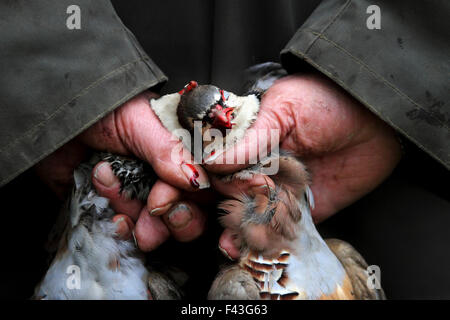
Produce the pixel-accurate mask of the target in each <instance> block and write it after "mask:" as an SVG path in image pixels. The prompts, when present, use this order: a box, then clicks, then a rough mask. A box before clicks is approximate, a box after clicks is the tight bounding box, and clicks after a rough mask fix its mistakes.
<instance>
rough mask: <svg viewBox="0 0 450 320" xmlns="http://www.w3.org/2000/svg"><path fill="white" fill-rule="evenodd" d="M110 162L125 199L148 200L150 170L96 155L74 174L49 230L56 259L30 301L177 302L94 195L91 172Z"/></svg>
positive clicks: (172, 287) (174, 290) (174, 291)
mask: <svg viewBox="0 0 450 320" xmlns="http://www.w3.org/2000/svg"><path fill="white" fill-rule="evenodd" d="M102 160H103V161H108V162H109V163H110V165H111V168H112V170H113V172H114V173H115V175H116V176H117V177H118V178H119V180H120V181H121V188H122V189H121V192H123V193H125V194H126V195H127V196H128V197H137V198H139V199H142V200H143V199H147V196H148V194H149V191H150V188H151V186H152V185H153V183H154V182H155V181H156V178H155V177H156V176H155V174H154V172H153V170H152V169H151V168H150V167H149V166H148V165H146V164H145V163H143V162H142V161H140V160H135V159H129V158H126V157H121V156H115V155H112V154H96V155H94V157H93V158H92V159H91V160H90V161H89V162H86V163H83V164H81V165H80V166H79V167H78V168H77V169H76V170H75V171H74V187H73V191H72V194H71V196H70V197H69V199H68V201H67V203H66V205H65V206H64V208H63V209H62V211H61V213H60V216H59V221H58V222H57V223H56V225H55V228H54V230H53V236H52V238H53V239H54V240H55V242H54V243H55V244H56V245H55V246H54V247H55V248H54V249H55V250H56V254H55V257H54V259H53V261H52V263H51V265H50V267H49V269H48V271H47V273H46V274H45V276H44V278H43V279H42V281H41V282H40V283H39V284H38V285H37V287H36V288H35V293H34V296H33V298H34V299H45V300H66V299H77V300H80V299H83V300H85V299H95V300H97V299H107V300H112V299H120V300H124V299H133V300H136V299H149V298H152V299H179V298H181V293H180V291H179V288H178V286H177V285H176V284H175V282H174V281H172V280H171V279H170V277H169V276H168V275H165V274H163V273H161V272H159V271H156V270H155V269H154V268H152V267H150V268H149V267H148V266H147V265H146V264H145V261H144V257H143V255H142V254H141V253H140V252H139V250H138V249H137V248H136V246H135V244H134V241H133V240H128V239H121V238H120V237H119V236H118V234H117V229H118V222H120V221H119V220H117V221H113V219H112V218H113V216H114V215H115V214H116V213H115V212H114V211H113V209H112V208H110V206H109V202H108V199H106V198H103V197H101V196H99V195H98V194H97V192H96V191H95V188H94V187H93V185H92V183H91V172H92V169H93V168H94V166H95V164H97V163H98V162H99V161H102Z"/></svg>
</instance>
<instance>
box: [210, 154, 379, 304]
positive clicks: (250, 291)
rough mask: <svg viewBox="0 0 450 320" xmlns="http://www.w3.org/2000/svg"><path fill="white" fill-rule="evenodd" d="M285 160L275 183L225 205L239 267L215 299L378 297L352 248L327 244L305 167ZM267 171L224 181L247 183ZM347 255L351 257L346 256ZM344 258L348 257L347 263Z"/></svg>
mask: <svg viewBox="0 0 450 320" xmlns="http://www.w3.org/2000/svg"><path fill="white" fill-rule="evenodd" d="M263 161H279V168H280V169H279V172H278V173H277V174H276V175H274V176H271V178H272V180H273V181H274V183H275V186H270V185H269V184H268V185H267V186H266V187H265V188H261V190H259V191H258V192H256V193H255V192H253V193H251V194H250V195H242V194H241V195H236V198H235V199H231V200H226V201H225V202H223V203H222V204H221V205H220V208H222V210H223V211H225V213H226V214H225V215H224V216H222V217H221V222H222V224H223V225H224V227H226V228H229V229H230V230H232V232H233V233H234V235H235V239H236V240H235V241H236V245H240V247H241V258H240V260H239V262H238V263H237V264H236V265H233V266H231V267H229V268H226V269H225V270H223V271H222V272H221V273H220V274H219V275H218V276H217V278H216V279H215V281H214V283H213V285H212V287H211V290H210V292H209V295H208V296H209V298H210V299H274V300H288V299H362V298H370V299H375V298H379V297H382V290H378V291H376V290H372V291H371V289H369V288H368V287H367V281H366V280H367V276H368V275H367V273H366V268H367V264H366V263H365V261H364V259H363V258H362V257H361V256H360V255H359V254H358V253H357V252H356V250H354V249H353V248H352V247H351V246H350V245H349V244H347V243H345V242H343V241H340V240H335V239H333V240H331V241H332V243H333V246H329V244H328V243H327V242H326V241H324V240H323V239H322V237H321V236H320V234H319V233H318V231H317V229H316V227H315V225H314V223H313V220H312V217H311V208H313V207H314V199H313V195H312V192H311V189H310V188H309V179H308V174H307V172H306V169H305V167H304V166H303V164H302V163H301V162H300V161H298V160H297V159H296V158H294V157H292V156H289V155H283V154H282V155H277V154H273V155H272V156H270V157H269V158H268V159H266V160H263ZM259 170H261V166H259V165H257V166H254V167H252V168H249V169H246V170H243V171H241V172H239V173H236V174H233V175H232V176H228V177H226V178H225V179H228V180H229V179H248V178H250V177H252V176H253V175H254V174H258V173H259ZM344 252H345V254H344ZM344 257H345V259H344Z"/></svg>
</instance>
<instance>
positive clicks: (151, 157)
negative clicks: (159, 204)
mask: <svg viewBox="0 0 450 320" xmlns="http://www.w3.org/2000/svg"><path fill="white" fill-rule="evenodd" d="M156 97H157V95H156V94H154V93H151V92H144V93H141V94H139V95H137V96H136V97H134V98H133V99H131V100H129V101H128V102H126V103H125V104H123V105H122V106H120V107H119V108H117V109H116V110H114V111H113V112H111V113H110V114H108V115H107V116H106V117H104V118H103V119H102V120H100V121H99V122H97V123H96V124H94V125H93V126H92V127H90V128H89V129H87V130H86V131H85V132H84V133H83V134H82V135H81V136H80V139H82V141H83V142H85V143H86V144H88V145H89V146H91V147H93V148H94V149H97V150H102V151H109V152H113V153H119V154H125V155H129V154H131V155H134V156H137V157H138V158H140V159H143V160H145V161H147V162H148V163H149V164H151V166H152V167H153V169H154V170H155V172H156V173H157V175H158V176H159V177H160V178H161V179H162V180H164V181H165V182H167V183H169V184H171V185H173V186H175V187H178V188H181V189H184V190H189V191H195V190H197V189H203V188H207V187H209V179H208V176H207V174H206V172H205V171H204V169H203V168H202V167H201V166H200V165H197V164H190V160H191V159H190V157H191V156H190V154H189V153H188V152H182V151H184V149H183V150H182V147H180V145H182V144H181V142H180V141H179V140H178V139H174V137H173V136H172V134H171V133H170V132H169V131H168V130H167V129H166V128H165V127H164V126H163V125H162V124H161V122H160V120H159V118H158V117H157V116H156V115H155V113H154V112H153V110H152V109H151V107H150V102H149V99H150V98H156ZM180 153H182V154H183V155H184V156H179V154H180ZM186 154H189V157H186V156H185V155H186Z"/></svg>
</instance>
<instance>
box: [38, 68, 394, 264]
mask: <svg viewBox="0 0 450 320" xmlns="http://www.w3.org/2000/svg"><path fill="white" fill-rule="evenodd" d="M151 97H156V95H155V94H153V93H151V92H144V93H141V94H140V95H138V96H136V97H135V98H133V99H131V100H130V101H128V102H127V103H125V104H124V105H122V106H121V107H119V108H118V109H116V110H115V111H113V112H112V113H110V114H109V115H108V116H106V117H105V118H103V119H102V120H100V121H99V122H98V123H96V124H95V125H93V126H92V127H90V128H89V129H88V130H86V131H85V132H84V133H82V134H81V135H80V136H79V137H77V138H76V139H74V140H72V141H71V142H70V143H68V144H66V145H65V146H64V147H62V148H60V149H59V150H57V151H56V152H55V153H53V154H52V155H50V156H49V157H47V158H46V159H45V160H43V161H41V162H40V163H39V164H38V165H36V170H37V172H38V174H39V175H40V177H41V178H42V179H44V180H45V181H46V182H47V183H48V184H49V185H50V187H52V189H53V190H55V191H56V192H57V193H59V194H60V195H62V194H63V192H64V189H66V188H67V187H68V186H69V185H70V183H71V181H72V172H73V169H74V168H75V167H76V166H77V165H78V164H79V162H80V161H82V159H84V157H85V154H86V150H87V149H88V148H92V149H95V150H107V151H110V152H113V153H119V154H124V155H135V156H137V157H139V158H141V159H144V160H145V161H148V162H149V163H150V164H151V165H152V167H153V169H154V170H155V172H156V173H157V174H158V176H159V177H160V180H158V181H157V182H156V184H155V185H154V186H153V188H152V190H151V192H150V195H149V197H148V199H147V203H142V202H140V201H139V200H137V199H134V200H130V199H126V198H125V197H123V196H121V195H120V194H119V188H120V183H119V181H118V179H117V178H116V177H115V176H114V175H113V173H112V171H111V168H110V167H109V165H108V164H107V163H99V164H98V165H97V166H96V167H95V168H94V172H93V184H94V186H95V188H96V189H97V191H98V193H99V194H100V195H102V196H104V197H107V198H109V199H110V200H111V202H110V203H111V206H112V207H113V208H114V209H115V211H116V212H118V213H120V214H119V215H117V216H116V217H115V220H116V221H117V220H118V223H119V233H120V234H121V235H122V236H123V237H130V236H131V232H132V230H134V234H135V237H136V240H137V243H138V245H139V247H140V249H142V250H143V251H150V250H153V249H155V248H156V247H158V246H159V245H160V244H161V243H163V242H164V241H165V240H166V239H167V238H168V237H169V236H170V235H172V236H173V237H174V238H175V239H177V240H179V241H190V240H193V239H195V238H197V237H198V236H199V235H200V234H201V233H202V232H203V230H204V228H205V223H206V214H205V213H204V212H203V211H202V209H201V208H202V204H203V203H204V199H205V198H211V195H212V196H214V194H217V192H219V193H221V194H223V195H225V196H226V197H232V196H233V195H235V194H236V192H241V191H242V190H250V189H251V188H255V187H258V186H262V185H265V184H266V180H265V179H263V177H261V176H255V177H254V178H253V179H252V180H249V181H233V182H229V183H225V182H222V181H220V180H219V179H217V178H216V177H215V176H214V175H213V174H210V175H209V176H208V172H209V173H220V174H225V173H232V172H235V171H238V170H240V169H243V168H244V167H245V166H246V165H245V164H244V165H242V164H240V165H238V164H215V163H219V162H220V161H221V160H223V159H221V157H219V158H218V159H216V160H215V163H211V164H207V165H205V166H204V168H203V167H202V166H200V165H194V166H195V168H196V169H197V171H198V172H199V177H198V179H197V180H198V182H199V184H200V188H195V187H193V186H192V185H191V183H190V182H189V178H190V176H191V175H192V172H190V169H189V168H186V166H183V165H182V164H181V163H174V162H173V160H172V159H171V152H172V149H173V148H174V147H175V145H176V143H177V142H176V141H173V139H172V141H171V133H169V132H168V131H167V130H166V129H165V128H164V127H163V126H162V124H161V122H160V121H159V119H158V117H157V116H156V115H155V114H154V113H153V111H152V109H151V108H150V107H149V98H151ZM252 128H255V129H262V130H267V129H278V130H279V131H278V132H279V134H280V137H279V138H280V140H279V141H280V148H282V149H285V150H289V151H291V152H292V153H293V154H295V155H297V156H299V157H300V158H301V159H302V160H303V162H304V163H305V164H306V166H307V167H308V169H309V171H310V173H311V176H312V181H313V183H312V186H311V188H312V191H313V194H314V196H315V204H316V206H315V209H314V210H313V212H312V215H313V219H314V220H315V221H316V222H320V221H322V220H324V219H326V218H327V217H329V216H331V215H333V214H334V213H336V212H337V211H339V210H340V209H342V208H344V207H346V206H348V205H349V204H351V203H353V202H354V201H356V200H357V199H359V198H360V197H362V196H363V195H365V194H367V193H368V192H370V191H371V190H373V189H374V188H375V187H376V186H377V185H379V184H380V183H381V182H382V181H383V180H384V179H385V178H386V177H387V176H388V175H389V174H390V173H391V172H392V170H393V169H394V168H395V166H396V165H397V163H398V161H399V160H400V157H401V149H400V145H399V143H398V141H397V139H396V137H395V133H394V131H393V130H392V129H391V128H390V127H388V126H387V125H386V124H385V123H384V122H382V121H381V120H379V119H378V118H377V117H376V116H374V115H373V114H372V113H370V112H369V111H368V110H367V109H366V108H364V107H363V106H362V105H361V104H359V103H358V102H357V101H356V100H354V99H353V98H352V97H350V96H349V95H347V94H346V93H345V92H344V91H343V90H342V89H341V88H339V87H338V86H336V85H335V84H334V83H333V82H331V81H330V80H328V79H327V78H326V77H324V76H322V75H319V74H308V75H292V76H288V77H285V78H282V79H280V80H278V81H277V82H276V83H275V84H274V85H273V86H272V87H271V88H270V89H269V90H268V91H267V92H266V94H265V95H264V96H263V99H262V101H261V109H260V113H259V115H258V119H257V120H256V122H255V123H254V124H253V126H252ZM256 147H257V144H256V143H254V142H253V143H252V142H251V141H249V140H247V139H243V140H242V141H241V142H239V143H238V144H237V145H236V146H235V147H234V148H235V150H234V151H235V154H237V155H238V157H239V156H240V155H243V156H248V154H252V153H251V151H252V148H256ZM223 157H226V153H225V154H224V155H223ZM222 162H223V161H222ZM208 185H211V186H212V188H202V187H207V186H208ZM205 193H208V194H209V195H208V197H205ZM219 246H220V248H221V249H222V250H223V251H225V252H226V253H227V254H228V256H230V257H231V258H237V257H238V256H239V249H238V248H237V247H236V246H235V244H234V243H233V236H232V234H231V233H230V232H229V231H228V230H225V231H224V233H223V234H222V236H221V238H220V243H219Z"/></svg>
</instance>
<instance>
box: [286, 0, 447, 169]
mask: <svg viewBox="0 0 450 320" xmlns="http://www.w3.org/2000/svg"><path fill="white" fill-rule="evenodd" d="M371 5H376V6H377V7H378V8H379V9H380V10H379V13H380V14H379V16H378V17H376V16H374V15H373V14H375V15H376V12H375V11H373V9H372V8H373V7H371V8H369V6H371ZM368 8H369V9H368ZM375 10H376V9H375ZM449 13H450V3H449V2H448V1H445V0H442V1H439V0H433V1H409V0H398V1H389V0H385V1H383V0H376V1H375V0H370V1H368V0H358V1H352V0H325V1H322V3H321V4H320V5H319V6H318V7H317V8H316V10H315V11H314V12H313V14H312V15H311V16H310V17H309V18H308V20H307V21H306V22H305V23H304V24H303V25H302V26H301V28H300V29H299V30H298V31H297V32H296V34H295V35H294V37H293V38H292V39H291V41H290V42H289V43H288V44H287V45H286V47H285V49H284V50H283V51H282V53H281V59H282V62H283V64H284V66H285V68H287V69H288V70H290V71H300V70H305V68H310V67H313V68H316V69H318V70H319V71H321V72H322V73H324V74H325V75H327V76H328V77H330V78H331V79H332V80H334V81H335V82H336V83H338V84H339V85H340V86H341V87H343V88H344V89H345V90H346V91H348V92H349V93H350V94H351V95H353V96H354V97H355V98H356V99H358V100H359V101H360V102H361V103H363V104H364V105H365V106H366V107H367V108H369V109H370V110H371V111H372V112H374V113H375V114H376V115H378V116H379V117H380V118H382V119H383V120H384V121H386V122H387V123H388V124H389V125H390V126H392V127H393V128H395V129H396V130H397V131H398V132H400V133H401V134H402V135H404V136H405V137H407V138H408V139H409V140H411V141H412V142H413V143H415V144H416V145H417V146H418V147H420V148H421V149H423V150H424V151H426V152H427V153H428V154H430V155H431V156H432V157H434V158H435V159H437V160H438V161H439V162H441V163H442V164H443V165H444V166H445V167H446V168H447V169H448V168H450V143H449V141H450V130H449V128H450V90H449V76H450V58H449V54H450V42H449V41H448V40H449V39H450V20H449V19H448V14H449ZM376 18H379V20H378V21H376V20H373V19H376ZM376 22H379V27H380V29H377V28H373V26H375V27H376Z"/></svg>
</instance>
